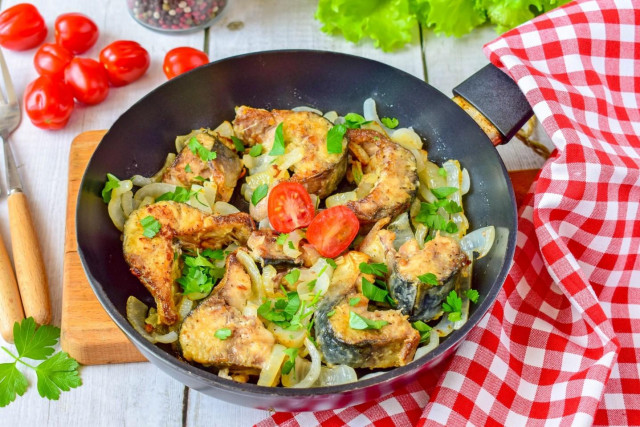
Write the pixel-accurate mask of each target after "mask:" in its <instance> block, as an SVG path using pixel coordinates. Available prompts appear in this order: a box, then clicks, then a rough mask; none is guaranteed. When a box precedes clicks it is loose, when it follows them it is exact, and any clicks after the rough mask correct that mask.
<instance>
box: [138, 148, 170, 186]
mask: <svg viewBox="0 0 640 427" xmlns="http://www.w3.org/2000/svg"><path fill="white" fill-rule="evenodd" d="M175 159H176V155H175V154H174V153H169V154H167V158H166V159H165V160H164V164H163V165H162V167H161V168H160V170H159V171H158V172H156V173H155V174H153V175H152V176H150V177H149V178H147V177H144V176H142V175H134V176H132V177H131V181H132V182H133V185H135V186H136V187H144V186H145V185H149V184H153V183H154V182H160V180H161V179H162V175H164V173H165V172H166V170H167V169H169V167H170V166H171V165H172V164H173V161H174V160H175Z"/></svg>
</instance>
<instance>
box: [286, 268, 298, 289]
mask: <svg viewBox="0 0 640 427" xmlns="http://www.w3.org/2000/svg"><path fill="white" fill-rule="evenodd" d="M299 278H300V270H298V269H297V268H294V269H293V270H291V271H290V272H289V273H287V275H286V276H284V280H286V281H287V283H288V284H290V285H291V286H293V285H294V284H295V283H296V282H297V281H298V279H299Z"/></svg>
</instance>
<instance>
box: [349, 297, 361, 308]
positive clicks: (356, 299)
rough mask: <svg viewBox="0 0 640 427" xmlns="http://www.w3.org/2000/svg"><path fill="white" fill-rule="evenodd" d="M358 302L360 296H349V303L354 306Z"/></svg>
mask: <svg viewBox="0 0 640 427" xmlns="http://www.w3.org/2000/svg"><path fill="white" fill-rule="evenodd" d="M359 302H360V297H354V298H349V305H350V306H351V307H355V306H356V305H357V304H358V303H359Z"/></svg>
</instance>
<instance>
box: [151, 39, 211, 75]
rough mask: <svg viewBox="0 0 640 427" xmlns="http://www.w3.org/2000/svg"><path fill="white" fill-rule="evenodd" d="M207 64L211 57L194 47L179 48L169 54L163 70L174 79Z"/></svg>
mask: <svg viewBox="0 0 640 427" xmlns="http://www.w3.org/2000/svg"><path fill="white" fill-rule="evenodd" d="M207 63H209V57H208V56H207V54H206V53H204V52H203V51H201V50H198V49H194V48H192V47H177V48H175V49H171V50H170V51H169V52H167V54H166V55H165V57H164V63H163V64H162V69H163V70H164V74H165V76H167V78H168V79H172V78H174V77H175V76H177V75H180V74H182V73H186V72H187V71H189V70H193V69H194V68H196V67H199V66H201V65H204V64H207Z"/></svg>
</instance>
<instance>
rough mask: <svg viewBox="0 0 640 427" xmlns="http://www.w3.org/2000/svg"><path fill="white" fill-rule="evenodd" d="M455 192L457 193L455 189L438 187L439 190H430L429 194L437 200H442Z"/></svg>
mask: <svg viewBox="0 0 640 427" xmlns="http://www.w3.org/2000/svg"><path fill="white" fill-rule="evenodd" d="M456 191H458V189H457V188H456V187H439V188H432V189H431V192H432V193H433V195H434V196H436V197H437V198H438V199H444V198H446V197H448V196H450V195H452V194H453V193H455V192H456Z"/></svg>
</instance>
